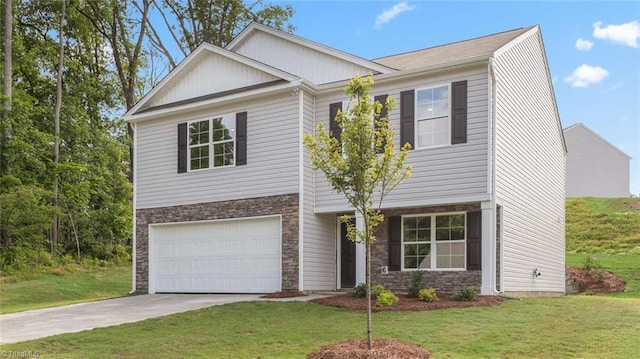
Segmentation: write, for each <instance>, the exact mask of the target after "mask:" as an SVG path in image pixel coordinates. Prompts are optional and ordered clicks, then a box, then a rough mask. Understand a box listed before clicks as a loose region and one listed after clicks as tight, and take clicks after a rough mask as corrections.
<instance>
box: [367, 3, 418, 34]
mask: <svg viewBox="0 0 640 359" xmlns="http://www.w3.org/2000/svg"><path fill="white" fill-rule="evenodd" d="M413 9H415V6H413V5H409V4H408V3H407V2H406V1H402V2H399V3H397V4H395V5H393V7H391V8H390V9H387V10H385V11H383V12H382V13H381V14H380V15H378V17H377V18H376V23H375V24H374V25H373V28H374V29H379V28H381V27H382V25H384V24H386V23H388V22H389V21H391V20H393V19H394V18H395V17H396V16H398V15H400V14H402V13H403V12H405V11H411V10H413Z"/></svg>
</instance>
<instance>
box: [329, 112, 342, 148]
mask: <svg viewBox="0 0 640 359" xmlns="http://www.w3.org/2000/svg"><path fill="white" fill-rule="evenodd" d="M338 111H342V102H336V103H332V104H330V105H329V133H330V134H331V135H332V136H333V137H335V138H337V139H338V142H340V137H341V135H342V129H341V128H340V126H339V125H338V121H336V116H337V115H338Z"/></svg>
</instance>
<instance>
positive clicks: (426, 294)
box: [418, 288, 438, 303]
mask: <svg viewBox="0 0 640 359" xmlns="http://www.w3.org/2000/svg"><path fill="white" fill-rule="evenodd" d="M418 298H420V300H421V301H423V302H427V303H431V302H437V301H438V296H437V295H436V290H435V288H428V289H427V288H424V289H420V292H419V293H418Z"/></svg>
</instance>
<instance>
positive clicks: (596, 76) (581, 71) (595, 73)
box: [564, 64, 609, 87]
mask: <svg viewBox="0 0 640 359" xmlns="http://www.w3.org/2000/svg"><path fill="white" fill-rule="evenodd" d="M608 75H609V71H607V70H605V69H603V68H602V67H600V66H589V65H584V64H583V65H580V66H579V67H578V68H577V69H575V70H573V73H571V75H569V76H567V77H565V78H564V82H567V83H570V84H571V86H573V87H589V86H590V85H593V84H597V83H599V82H600V81H602V80H604V78H605V77H607V76H608Z"/></svg>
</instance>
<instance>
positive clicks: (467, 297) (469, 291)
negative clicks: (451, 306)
mask: <svg viewBox="0 0 640 359" xmlns="http://www.w3.org/2000/svg"><path fill="white" fill-rule="evenodd" d="M477 297H478V294H477V293H476V290H475V289H473V288H472V287H463V288H462V289H460V290H459V291H458V293H456V294H454V295H453V297H452V298H453V300H459V301H463V302H467V301H472V300H476V298H477Z"/></svg>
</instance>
